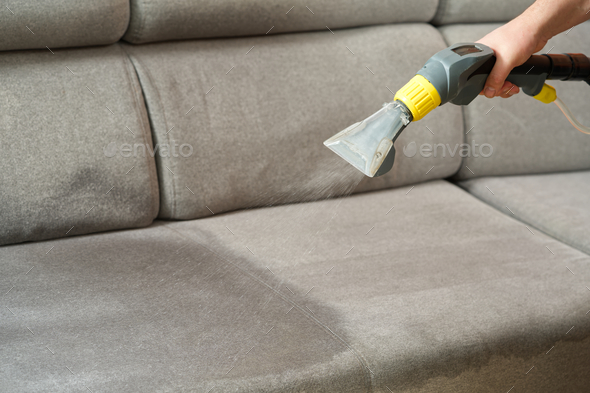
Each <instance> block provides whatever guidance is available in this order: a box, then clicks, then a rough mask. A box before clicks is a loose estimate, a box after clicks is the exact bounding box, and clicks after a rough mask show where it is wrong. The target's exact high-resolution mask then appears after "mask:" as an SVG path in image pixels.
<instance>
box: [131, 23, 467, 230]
mask: <svg viewBox="0 0 590 393" xmlns="http://www.w3.org/2000/svg"><path fill="white" fill-rule="evenodd" d="M411 37H421V40H420V43H421V44H420V45H415V43H414V42H413V40H412V39H411ZM444 47H445V44H444V42H443V40H442V38H441V37H440V35H439V33H438V31H436V29H434V28H432V27H431V26H429V25H425V24H412V25H403V26H379V27H370V28H359V29H351V30H347V31H338V32H334V34H332V33H331V32H329V31H326V32H317V33H299V34H289V35H287V34H285V35H277V36H274V37H261V38H240V39H224V40H207V41H191V42H177V43H165V44H150V45H142V46H131V45H127V46H125V49H126V50H127V51H128V53H129V54H130V57H131V59H132V61H133V63H134V65H135V67H136V69H137V72H138V75H139V79H140V82H141V84H142V87H143V90H144V94H145V98H146V102H147V107H148V111H149V115H150V120H151V124H152V131H153V135H154V139H155V142H156V143H160V144H169V145H174V144H176V145H177V146H180V147H179V149H180V150H181V151H180V152H179V154H177V157H172V156H162V155H157V156H156V159H157V163H158V170H159V173H158V174H159V180H160V194H161V210H160V217H161V218H170V219H192V218H199V217H203V216H208V215H211V214H213V213H219V212H223V211H230V210H236V209H240V208H247V207H253V206H266V205H274V204H283V203H293V202H301V201H306V200H314V199H321V198H326V197H333V196H337V195H342V194H345V193H347V192H349V191H350V190H352V189H354V188H355V186H356V185H357V184H358V183H359V181H360V180H361V178H362V174H361V173H360V172H358V171H357V170H356V169H354V168H353V167H352V166H350V165H349V164H348V163H347V162H345V161H344V160H342V159H341V158H340V157H338V156H337V155H336V154H334V153H333V152H332V151H330V150H329V149H327V148H326V147H325V146H324V145H323V143H322V142H323V141H324V140H326V139H328V138H329V137H331V136H332V135H334V134H336V133H337V132H339V131H341V130H343V129H345V128H346V127H348V126H349V125H351V124H353V123H356V122H358V121H361V120H363V119H364V118H366V117H368V116H369V115H371V114H372V113H374V112H376V111H377V110H379V109H380V107H381V105H382V104H383V103H384V102H389V101H391V100H392V99H393V92H395V91H396V90H397V89H398V88H399V87H401V86H403V85H404V84H405V83H406V82H407V81H408V80H409V79H410V78H411V77H412V76H413V75H414V74H415V72H416V71H417V70H419V69H420V67H421V66H422V65H423V64H424V62H425V61H426V60H427V59H428V58H429V57H430V55H431V54H432V53H434V52H436V51H439V50H441V49H443V48H444ZM462 130H463V124H462V116H461V110H460V108H459V107H455V106H452V105H448V106H446V107H443V108H440V109H437V110H436V111H434V112H433V113H432V114H430V115H429V116H428V117H427V118H426V119H424V120H421V121H420V122H419V123H416V124H411V125H410V126H409V127H408V129H406V130H405V131H404V133H403V134H402V135H401V137H400V138H399V139H398V141H397V143H396V149H397V155H396V163H395V165H394V167H393V170H392V171H391V172H390V173H389V174H387V175H385V176H383V177H380V178H375V179H368V178H367V179H366V180H365V181H364V182H362V183H361V184H360V185H359V187H358V189H357V191H368V190H374V189H380V188H387V187H394V186H400V185H404V184H409V183H416V182H420V181H426V180H430V179H437V178H443V177H446V176H450V175H452V174H453V173H455V172H456V171H457V170H458V168H459V165H460V160H461V158H460V157H459V155H458V154H455V155H454V156H451V155H449V154H446V155H444V154H441V153H440V149H439V154H438V155H436V157H434V156H433V155H432V154H427V155H425V156H422V155H421V154H416V150H417V146H418V147H420V146H421V145H422V144H425V143H426V144H429V145H435V144H447V145H450V146H454V145H456V144H458V143H461V142H462ZM182 145H185V147H184V148H183V147H182ZM189 146H190V148H189ZM191 148H192V149H193V150H191ZM404 148H407V149H406V150H404ZM412 148H413V150H412ZM404 151H405V152H406V153H405V154H404Z"/></svg>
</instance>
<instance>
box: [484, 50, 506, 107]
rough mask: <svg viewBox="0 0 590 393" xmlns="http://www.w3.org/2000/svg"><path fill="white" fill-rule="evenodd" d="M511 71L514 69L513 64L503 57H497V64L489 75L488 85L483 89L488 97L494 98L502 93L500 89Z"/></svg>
mask: <svg viewBox="0 0 590 393" xmlns="http://www.w3.org/2000/svg"><path fill="white" fill-rule="evenodd" d="M510 71H512V65H511V64H509V63H508V62H507V61H505V60H503V59H502V58H501V57H496V64H495V65H494V68H492V71H491V72H490V74H489V75H488V79H487V80H486V85H485V87H484V89H483V93H484V94H485V96H486V97H488V98H492V97H495V96H498V95H500V93H501V91H500V89H502V86H503V85H504V81H505V80H506V78H507V77H508V74H510Z"/></svg>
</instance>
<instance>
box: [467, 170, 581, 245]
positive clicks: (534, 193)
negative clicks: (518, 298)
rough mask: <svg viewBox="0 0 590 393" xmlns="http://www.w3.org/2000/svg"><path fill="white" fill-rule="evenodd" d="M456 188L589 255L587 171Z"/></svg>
mask: <svg viewBox="0 0 590 393" xmlns="http://www.w3.org/2000/svg"><path fill="white" fill-rule="evenodd" d="M458 185H459V186H461V187H463V188H464V189H465V190H467V191H469V192H470V193H471V194H473V195H475V196H476V197H478V198H479V199H481V200H483V201H484V202H486V203H488V204H490V205H491V206H494V207H495V208H497V209H498V210H500V211H502V212H503V213H505V214H507V215H509V216H512V217H514V218H516V219H519V220H521V221H523V222H525V223H526V224H528V225H531V226H533V227H535V228H537V229H540V230H541V231H543V232H545V233H547V234H549V235H551V236H552V237H554V238H556V239H559V240H561V241H562V242H564V243H566V244H569V245H571V246H572V247H575V248H577V249H579V250H582V251H584V252H585V253H587V254H590V237H589V236H588V234H589V233H590V204H589V199H588V196H589V195H590V171H579V172H566V173H553V174H544V175H525V176H505V177H483V178H479V179H470V180H465V181H462V182H460V183H458ZM533 230H534V228H533Z"/></svg>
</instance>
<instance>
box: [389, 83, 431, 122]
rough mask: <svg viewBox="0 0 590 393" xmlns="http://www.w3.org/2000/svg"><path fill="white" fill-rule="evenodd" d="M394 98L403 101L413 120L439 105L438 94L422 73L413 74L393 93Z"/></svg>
mask: <svg viewBox="0 0 590 393" xmlns="http://www.w3.org/2000/svg"><path fill="white" fill-rule="evenodd" d="M394 100H399V101H401V102H403V103H404V104H405V105H406V107H408V109H409V110H410V112H412V117H413V120H414V121H417V120H420V119H422V118H423V117H424V116H426V115H427V114H428V113H429V112H430V111H431V110H433V109H434V108H436V107H437V106H439V105H440V103H441V99H440V94H438V91H436V89H435V88H434V86H433V85H432V83H430V82H429V81H428V79H426V78H425V77H423V76H422V75H415V76H414V77H413V78H412V79H410V81H409V82H408V83H406V84H405V85H404V87H402V88H401V89H399V90H398V91H397V92H396V93H395V97H394Z"/></svg>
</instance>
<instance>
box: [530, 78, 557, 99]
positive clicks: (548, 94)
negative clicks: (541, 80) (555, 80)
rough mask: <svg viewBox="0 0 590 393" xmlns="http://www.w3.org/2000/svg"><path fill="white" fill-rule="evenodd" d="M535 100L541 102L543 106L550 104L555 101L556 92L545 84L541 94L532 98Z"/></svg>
mask: <svg viewBox="0 0 590 393" xmlns="http://www.w3.org/2000/svg"><path fill="white" fill-rule="evenodd" d="M533 98H536V99H537V100H539V101H541V102H542V103H544V104H551V103H552V102H553V101H555V99H557V92H556V91H555V88H554V87H553V86H549V85H548V84H547V83H545V84H544V85H543V88H542V89H541V92H540V93H539V94H537V95H536V96H533Z"/></svg>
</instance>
